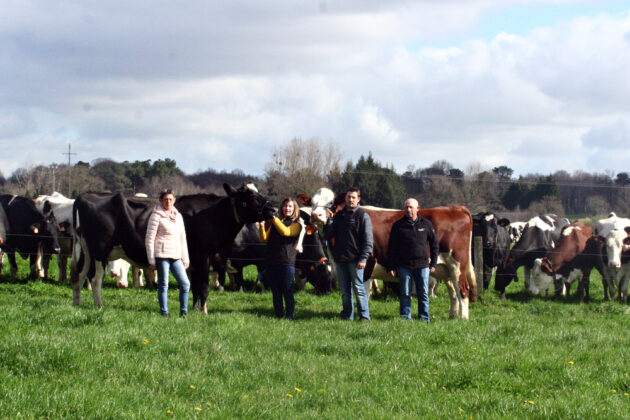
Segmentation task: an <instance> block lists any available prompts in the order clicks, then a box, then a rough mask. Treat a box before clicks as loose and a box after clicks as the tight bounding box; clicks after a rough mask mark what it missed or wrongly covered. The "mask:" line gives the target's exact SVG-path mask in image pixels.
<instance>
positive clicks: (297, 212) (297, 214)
mask: <svg viewBox="0 0 630 420" xmlns="http://www.w3.org/2000/svg"><path fill="white" fill-rule="evenodd" d="M289 201H291V202H293V214H292V215H290V216H289V219H291V220H293V221H296V220H297V219H299V218H300V206H298V203H297V201H296V200H295V198H293V197H287V198H285V199H284V200H282V203H280V211H281V212H282V207H284V205H285V203H288V202H289ZM282 217H283V218H284V213H282Z"/></svg>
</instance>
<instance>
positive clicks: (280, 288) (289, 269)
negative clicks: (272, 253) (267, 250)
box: [267, 265, 295, 319]
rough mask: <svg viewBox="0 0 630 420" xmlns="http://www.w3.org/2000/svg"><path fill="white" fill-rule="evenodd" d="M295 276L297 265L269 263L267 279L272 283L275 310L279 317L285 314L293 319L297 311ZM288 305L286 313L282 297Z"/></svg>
mask: <svg viewBox="0 0 630 420" xmlns="http://www.w3.org/2000/svg"><path fill="white" fill-rule="evenodd" d="M294 278H295V266H292V265H268V266H267V281H269V283H270V284H271V293H272V294H273V311H274V313H275V314H276V317H277V318H282V317H284V316H286V317H287V319H293V313H294V312H295V298H294V297H293V279H294ZM283 298H284V304H285V305H286V308H287V310H286V313H285V311H284V306H283V302H282V299H283Z"/></svg>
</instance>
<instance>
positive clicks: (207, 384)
mask: <svg viewBox="0 0 630 420" xmlns="http://www.w3.org/2000/svg"><path fill="white" fill-rule="evenodd" d="M25 270H26V265H25V264H22V266H21V271H20V275H21V278H25V276H26V272H25ZM7 271H8V270H7V268H5V273H6V272H7ZM53 274H54V273H53ZM248 274H249V278H253V276H254V273H252V272H249V273H248ZM593 277H595V276H593ZM171 286H172V289H171V292H170V296H169V297H170V300H169V305H170V307H171V312H172V313H177V311H176V309H177V290H176V288H175V287H174V283H172V284H171ZM591 289H592V296H593V298H594V302H592V303H589V304H582V303H578V302H576V300H575V299H573V298H569V299H567V300H554V299H552V298H546V297H535V298H529V297H527V296H526V295H525V294H524V293H523V291H522V290H523V283H522V282H519V283H515V284H512V285H510V287H509V288H508V290H507V294H508V300H507V301H505V302H504V301H501V300H500V299H498V297H497V295H496V294H495V293H494V292H493V291H487V292H486V293H485V294H484V295H483V296H482V299H481V301H480V302H478V303H475V304H473V305H472V306H471V320H470V321H469V322H461V321H453V320H449V319H448V318H447V316H448V297H447V294H446V290H445V288H444V286H443V285H440V287H439V289H438V293H439V296H438V297H437V298H436V299H434V300H432V302H431V315H432V321H433V322H432V323H431V324H430V325H426V324H424V323H421V322H418V321H413V322H407V321H403V320H400V319H398V315H397V314H398V300H397V299H396V297H394V296H385V297H379V298H377V299H374V300H372V301H371V303H370V309H371V312H372V316H373V321H372V322H371V323H369V324H364V323H359V322H347V321H342V320H340V319H339V318H338V313H339V311H340V309H341V299H340V296H339V294H338V293H333V294H331V295H329V296H324V297H320V296H315V295H314V294H313V293H312V291H310V290H309V289H307V290H306V291H303V292H299V293H297V294H296V300H297V309H296V318H297V319H296V320H295V321H293V322H290V321H285V320H276V319H275V318H273V311H272V303H271V295H270V293H263V294H255V293H230V292H223V293H219V292H211V295H210V297H209V304H208V308H209V312H210V313H209V314H208V315H207V316H204V315H203V314H201V313H199V312H191V314H190V315H189V316H188V317H187V318H185V319H182V318H179V317H176V316H172V317H170V318H163V317H161V316H159V314H158V312H159V311H158V304H157V298H156V293H155V292H154V291H151V290H133V289H130V290H119V289H116V288H115V287H114V285H113V282H112V281H111V280H110V281H109V282H108V283H106V286H105V290H104V293H103V302H104V305H105V307H104V309H102V310H96V309H94V308H93V303H92V300H91V299H92V296H91V292H87V291H86V292H84V293H83V305H82V306H81V307H76V306H73V305H72V292H71V289H70V287H69V286H68V285H66V284H63V285H62V284H58V283H56V282H54V281H28V282H27V281H25V280H20V281H16V280H12V279H10V278H9V277H8V276H7V275H6V274H5V275H3V276H2V277H0V325H1V327H0V417H1V418H11V419H14V418H55V419H56V418H90V419H92V418H107V419H109V418H111V419H120V418H125V419H127V418H131V419H147V418H151V419H153V418H157V419H160V418H164V419H168V418H180V419H189V418H266V419H278V418H300V419H303V418H339V419H348V418H448V419H458V418H461V419H470V418H473V419H482V418H557V419H568V418H627V417H629V416H630V414H629V413H630V397H629V396H628V394H629V393H630V377H628V373H629V372H630V358H629V357H628V351H629V349H630V334H628V326H629V318H630V307H629V306H625V305H621V304H619V303H617V302H602V298H603V293H602V289H601V282H600V281H599V279H594V280H593V281H592V285H591ZM414 305H415V301H414ZM414 312H415V311H414ZM414 315H415V313H414Z"/></svg>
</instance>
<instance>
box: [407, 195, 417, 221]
mask: <svg viewBox="0 0 630 420" xmlns="http://www.w3.org/2000/svg"><path fill="white" fill-rule="evenodd" d="M418 210H420V205H419V204H418V200H416V199H415V198H408V199H407V200H406V201H405V215H406V216H407V217H409V218H410V219H411V220H416V219H417V218H418Z"/></svg>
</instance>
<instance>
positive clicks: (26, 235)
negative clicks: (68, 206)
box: [0, 194, 60, 277]
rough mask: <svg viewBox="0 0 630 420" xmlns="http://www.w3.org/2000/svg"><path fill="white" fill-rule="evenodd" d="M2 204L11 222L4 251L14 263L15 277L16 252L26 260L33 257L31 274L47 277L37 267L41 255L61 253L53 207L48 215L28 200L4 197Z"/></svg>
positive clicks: (13, 274)
mask: <svg viewBox="0 0 630 420" xmlns="http://www.w3.org/2000/svg"><path fill="white" fill-rule="evenodd" d="M0 205H2V207H3V209H4V212H5V213H6V217H7V220H8V222H9V229H8V232H7V239H6V241H5V242H4V249H6V251H7V254H8V257H9V263H10V264H11V275H12V276H15V275H16V273H17V263H16V261H15V253H16V252H19V253H20V255H21V256H22V258H26V256H27V255H28V256H29V259H30V265H31V273H37V275H38V276H39V277H44V273H43V270H38V267H37V255H38V253H40V252H43V253H49V254H50V253H54V254H58V253H59V251H60V249H59V242H57V234H58V232H59V229H58V228H57V222H56V221H55V216H54V215H53V214H52V212H51V211H50V208H46V209H45V210H46V213H45V214H42V213H41V212H40V211H39V210H37V208H36V207H35V203H33V201H32V200H30V199H28V198H26V197H20V196H16V195H8V194H3V195H0Z"/></svg>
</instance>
